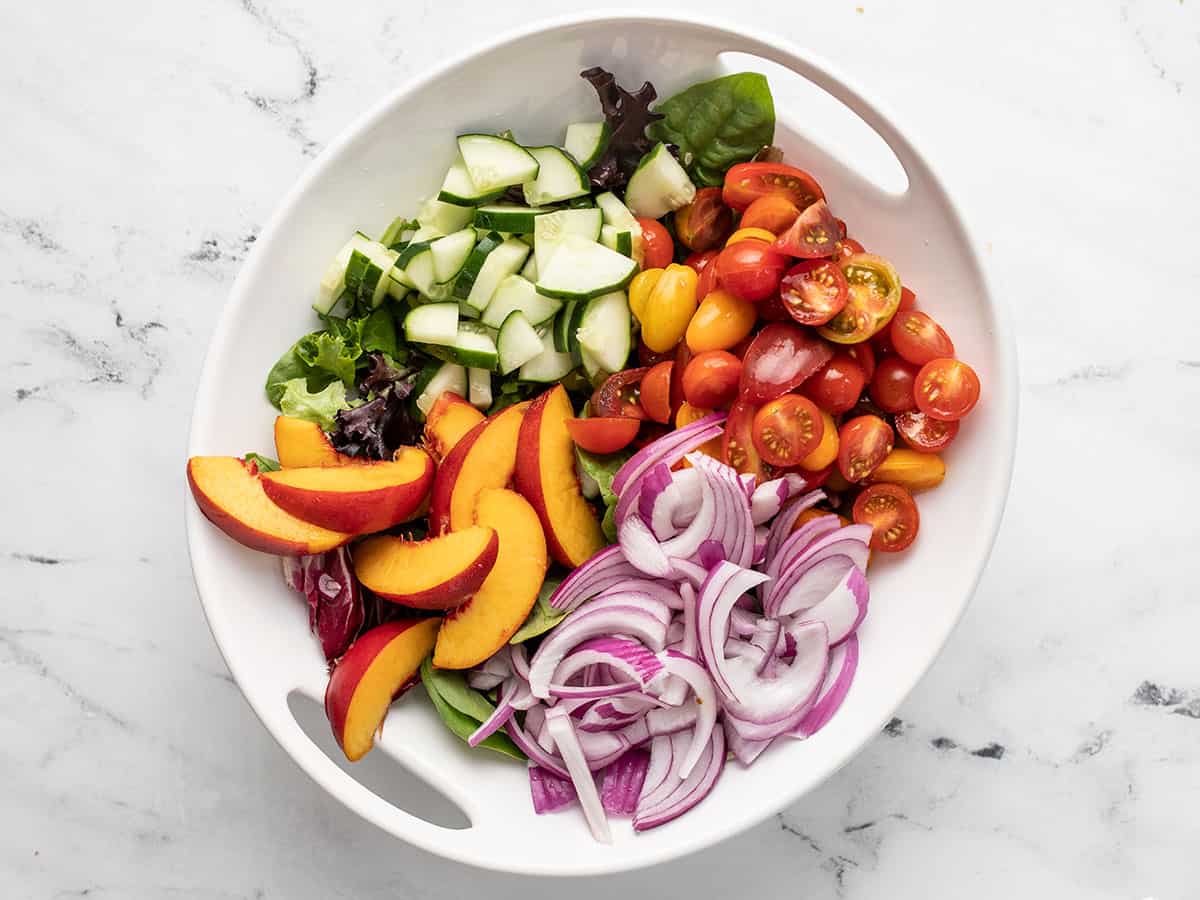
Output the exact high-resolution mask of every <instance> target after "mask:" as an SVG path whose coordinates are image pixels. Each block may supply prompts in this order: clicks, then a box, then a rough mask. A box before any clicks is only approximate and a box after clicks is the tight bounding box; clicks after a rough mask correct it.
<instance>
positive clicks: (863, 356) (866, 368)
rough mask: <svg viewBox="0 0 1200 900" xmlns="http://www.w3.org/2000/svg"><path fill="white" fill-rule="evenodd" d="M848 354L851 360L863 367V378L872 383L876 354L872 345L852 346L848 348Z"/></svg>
mask: <svg viewBox="0 0 1200 900" xmlns="http://www.w3.org/2000/svg"><path fill="white" fill-rule="evenodd" d="M846 352H847V353H849V354H850V358H851V359H853V360H854V361H855V362H856V363H858V364H859V365H860V366H862V370H863V376H864V377H865V378H866V379H867V381H868V382H870V380H871V377H872V376H873V375H874V374H875V353H874V352H873V351H872V350H871V345H870V344H867V343H864V344H850V345H848V346H847V347H846Z"/></svg>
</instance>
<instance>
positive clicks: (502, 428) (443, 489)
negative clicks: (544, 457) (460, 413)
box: [429, 402, 529, 533]
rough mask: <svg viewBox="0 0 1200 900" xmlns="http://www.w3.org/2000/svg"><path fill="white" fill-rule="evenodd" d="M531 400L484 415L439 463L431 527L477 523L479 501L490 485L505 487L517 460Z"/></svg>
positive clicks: (436, 530)
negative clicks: (476, 506) (488, 415)
mask: <svg viewBox="0 0 1200 900" xmlns="http://www.w3.org/2000/svg"><path fill="white" fill-rule="evenodd" d="M528 408H529V403H528V402H526V403H518V404H515V405H514V406H510V407H508V408H507V409H504V410H501V411H500V412H498V413H496V414H495V415H494V416H491V417H490V418H487V419H484V420H483V421H482V422H480V423H479V424H478V425H476V426H475V427H474V428H472V429H471V430H470V431H468V432H467V433H466V434H465V435H463V437H462V438H461V439H460V440H459V441H458V443H456V444H455V445H454V449H453V450H451V451H450V453H449V454H448V455H447V456H446V458H445V459H443V460H442V464H441V465H440V466H438V470H437V475H436V476H435V477H434V479H433V495H432V497H431V498H430V501H429V529H430V531H432V532H434V533H442V532H446V531H459V530H461V529H463V528H469V527H471V526H472V525H474V524H475V501H476V500H477V499H478V498H479V494H480V492H481V491H484V490H486V489H487V488H500V487H505V486H506V485H507V484H508V483H509V482H510V481H511V480H512V477H513V468H514V467H515V466H516V463H517V435H518V434H519V433H520V430H521V419H522V418H523V417H524V415H525V410H527V409H528Z"/></svg>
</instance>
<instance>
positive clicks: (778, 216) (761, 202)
mask: <svg viewBox="0 0 1200 900" xmlns="http://www.w3.org/2000/svg"><path fill="white" fill-rule="evenodd" d="M799 215H800V210H799V209H798V208H797V207H796V204H795V203H793V202H792V201H791V200H789V199H788V198H787V197H784V196H783V195H781V194H767V195H766V196H765V197H759V198H758V199H757V200H755V201H754V202H753V203H751V204H750V205H749V206H747V207H746V211H745V212H744V213H742V218H741V221H740V222H738V228H762V229H765V230H767V231H769V232H771V233H772V234H781V233H782V232H784V231H787V230H788V228H789V227H790V226H791V224H792V223H793V222H795V221H796V218H797V217H798V216H799Z"/></svg>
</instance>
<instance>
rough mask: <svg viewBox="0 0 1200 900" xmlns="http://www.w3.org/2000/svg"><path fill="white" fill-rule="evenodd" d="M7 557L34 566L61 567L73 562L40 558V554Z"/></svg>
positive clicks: (55, 558) (49, 557) (46, 557)
mask: <svg viewBox="0 0 1200 900" xmlns="http://www.w3.org/2000/svg"><path fill="white" fill-rule="evenodd" d="M8 555H9V557H10V558H12V559H15V560H17V561H18V562H27V563H33V564H34V565H35V566H61V565H62V564H63V563H70V562H74V561H75V560H73V559H63V558H61V557H57V556H42V555H41V554H40V553H10V554H8Z"/></svg>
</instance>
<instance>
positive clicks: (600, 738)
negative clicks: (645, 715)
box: [575, 719, 650, 772]
mask: <svg viewBox="0 0 1200 900" xmlns="http://www.w3.org/2000/svg"><path fill="white" fill-rule="evenodd" d="M575 736H576V738H577V739H578V741H579V745H580V747H581V748H582V749H583V755H584V756H585V757H586V758H587V762H588V768H590V769H591V770H592V771H593V772H598V771H600V770H601V769H603V768H604V767H606V766H608V765H611V764H612V763H614V762H615V761H616V760H617V759H619V758H620V757H621V756H622V755H623V754H624V753H625V752H626V751H628V750H630V749H631V748H633V747H640V746H641V745H642V744H644V743H646V741H648V740H650V728H649V726H648V725H647V724H646V722H645V720H644V719H639V720H638V721H635V722H631V723H629V724H628V725H626V726H625V727H624V728H621V729H618V730H616V731H576V733H575Z"/></svg>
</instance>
